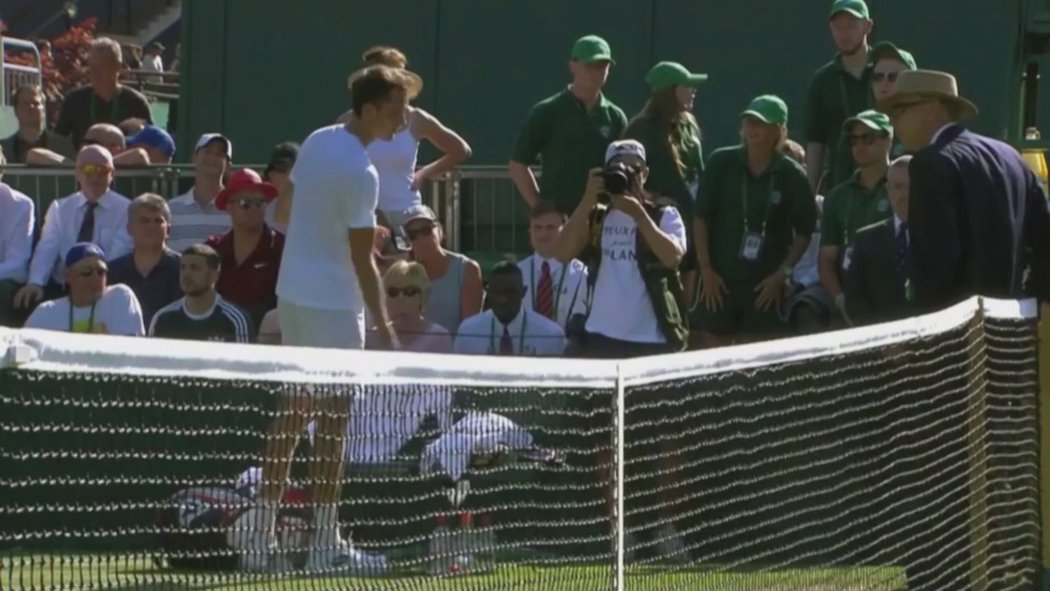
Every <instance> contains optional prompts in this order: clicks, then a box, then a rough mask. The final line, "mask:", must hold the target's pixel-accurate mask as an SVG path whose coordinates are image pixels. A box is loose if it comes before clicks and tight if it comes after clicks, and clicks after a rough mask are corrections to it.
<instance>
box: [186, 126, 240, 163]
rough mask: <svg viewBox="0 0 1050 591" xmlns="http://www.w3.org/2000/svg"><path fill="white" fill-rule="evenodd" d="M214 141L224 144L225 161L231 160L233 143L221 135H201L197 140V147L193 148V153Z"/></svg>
mask: <svg viewBox="0 0 1050 591" xmlns="http://www.w3.org/2000/svg"><path fill="white" fill-rule="evenodd" d="M216 140H218V141H221V142H223V143H225V144H226V159H227V160H233V142H231V141H230V138H228V137H226V136H224V135H222V134H221V133H206V134H204V135H202V136H201V139H199V140H197V146H196V147H194V148H193V153H194V154H196V153H197V152H199V151H200V149H201V148H203V147H204V146H207V145H208V144H210V143H212V142H214V141H216Z"/></svg>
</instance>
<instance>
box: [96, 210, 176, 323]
mask: <svg viewBox="0 0 1050 591" xmlns="http://www.w3.org/2000/svg"><path fill="white" fill-rule="evenodd" d="M170 229H171V212H170V211H169V210H168V202H167V201H165V200H164V198H163V197H161V196H160V195H154V194H153V193H143V194H142V195H139V196H138V197H136V198H135V199H134V200H133V201H132V202H131V205H129V206H128V234H130V235H131V248H132V250H131V252H130V253H128V254H126V255H124V256H121V257H117V258H115V259H113V260H112V261H110V263H109V283H110V285H117V284H124V285H127V286H128V287H130V288H131V291H133V292H135V297H137V298H138V300H139V304H140V305H141V306H142V318H143V319H145V320H146V322H147V323H148V322H149V320H150V319H152V318H153V315H154V314H156V313H157V310H160V309H161V308H163V307H164V306H167V305H168V304H170V303H172V302H174V301H175V300H177V299H179V298H180V297H182V289H181V288H180V287H179V253H177V252H175V251H173V250H171V249H170V248H168V246H167V244H166V242H167V240H168V231H169V230H170Z"/></svg>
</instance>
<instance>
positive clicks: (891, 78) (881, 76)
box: [871, 72, 900, 82]
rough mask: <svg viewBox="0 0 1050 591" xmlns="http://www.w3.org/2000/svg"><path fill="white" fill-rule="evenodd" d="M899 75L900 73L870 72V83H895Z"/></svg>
mask: <svg viewBox="0 0 1050 591" xmlns="http://www.w3.org/2000/svg"><path fill="white" fill-rule="evenodd" d="M899 75H900V72H872V74H871V81H872V82H882V81H883V80H885V81H887V82H896V81H897V76H899Z"/></svg>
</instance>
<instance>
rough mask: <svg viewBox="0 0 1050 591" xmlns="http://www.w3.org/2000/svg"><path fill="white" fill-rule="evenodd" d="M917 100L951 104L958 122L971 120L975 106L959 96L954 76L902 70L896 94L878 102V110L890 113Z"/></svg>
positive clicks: (942, 73) (975, 113)
mask: <svg viewBox="0 0 1050 591" xmlns="http://www.w3.org/2000/svg"><path fill="white" fill-rule="evenodd" d="M917 99H940V100H942V101H945V102H948V103H952V104H954V105H956V106H957V107H958V109H959V117H958V118H959V120H967V119H973V118H974V117H975V116H976V115H977V106H976V105H974V104H973V103H972V102H970V101H969V100H968V99H966V98H964V97H961V96H959V85H958V83H957V82H956V81H955V76H952V75H951V74H949V73H947V72H936V71H934V70H904V71H902V72H901V73H900V74H899V75H898V76H897V92H895V93H893V96H890V97H889V98H887V99H885V100H881V101H879V105H878V107H879V110H880V111H882V112H883V113H890V112H892V110H893V109H894V108H895V107H897V106H898V105H902V104H907V103H910V102H914V101H915V100H917Z"/></svg>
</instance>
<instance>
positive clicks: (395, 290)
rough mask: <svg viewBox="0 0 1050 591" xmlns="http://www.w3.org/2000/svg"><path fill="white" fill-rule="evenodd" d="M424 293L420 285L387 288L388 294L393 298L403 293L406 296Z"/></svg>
mask: <svg viewBox="0 0 1050 591" xmlns="http://www.w3.org/2000/svg"><path fill="white" fill-rule="evenodd" d="M420 293H422V291H421V290H420V289H419V288H418V287H414V286H411V285H409V286H408V287H388V288H386V295H387V296H388V297H391V298H399V297H401V296H402V295H403V296H405V297H406V298H411V297H415V296H417V295H419V294H420Z"/></svg>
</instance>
